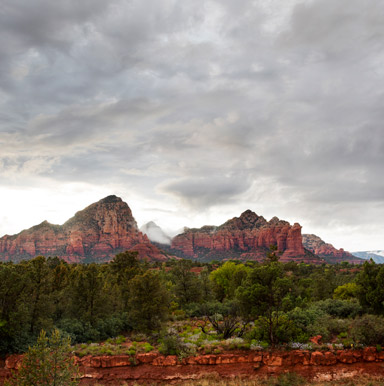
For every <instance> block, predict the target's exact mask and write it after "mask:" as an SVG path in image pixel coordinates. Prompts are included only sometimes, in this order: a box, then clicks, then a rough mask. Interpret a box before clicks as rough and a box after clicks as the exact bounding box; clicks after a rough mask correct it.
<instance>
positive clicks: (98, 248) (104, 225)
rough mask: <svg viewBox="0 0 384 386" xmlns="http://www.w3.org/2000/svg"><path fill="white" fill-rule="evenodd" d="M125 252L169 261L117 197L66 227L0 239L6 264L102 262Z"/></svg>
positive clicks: (78, 215)
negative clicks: (42, 259) (46, 259)
mask: <svg viewBox="0 0 384 386" xmlns="http://www.w3.org/2000/svg"><path fill="white" fill-rule="evenodd" d="M126 250H137V251H138V252H139V256H140V257H141V258H148V259H150V260H165V259H166V256H165V255H164V254H162V253H161V252H160V250H159V249H158V248H157V247H155V246H154V245H152V244H151V242H150V241H149V240H148V238H147V236H145V235H143V234H142V233H141V232H140V231H139V230H138V228H137V224H136V221H135V219H134V218H133V216H132V212H131V210H130V208H129V207H128V205H127V204H126V203H125V202H123V201H122V199H121V198H119V197H116V196H108V197H106V198H104V199H102V200H100V201H98V202H96V203H94V204H92V205H90V206H88V207H87V208H85V209H84V210H82V211H80V212H77V213H76V214H75V216H74V217H72V218H71V219H69V220H68V221H67V222H66V223H64V224H63V225H53V224H50V223H48V222H47V221H44V222H42V223H41V224H39V225H36V226H34V227H32V228H30V229H27V230H24V231H22V232H20V233H19V234H17V235H13V236H8V235H6V236H4V237H2V238H1V239H0V260H3V261H8V260H13V261H20V260H22V259H30V258H33V257H35V256H38V255H44V256H58V257H61V258H63V259H64V260H66V261H68V262H90V261H97V262H101V261H108V260H110V259H111V258H113V256H114V255H115V254H116V253H119V252H122V251H126Z"/></svg>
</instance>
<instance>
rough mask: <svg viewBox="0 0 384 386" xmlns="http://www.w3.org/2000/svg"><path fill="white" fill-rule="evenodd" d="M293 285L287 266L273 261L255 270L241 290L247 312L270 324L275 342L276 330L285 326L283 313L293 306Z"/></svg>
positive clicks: (273, 342) (242, 303) (246, 313)
mask: <svg viewBox="0 0 384 386" xmlns="http://www.w3.org/2000/svg"><path fill="white" fill-rule="evenodd" d="M291 287H292V281H291V279H290V278H289V277H287V276H286V275H285V272H284V269H283V265H282V264H281V263H278V262H275V261H272V262H268V263H267V264H263V265H260V266H258V267H256V268H254V269H252V270H251V271H250V273H249V275H248V277H247V280H245V282H244V284H243V285H242V286H240V287H239V288H238V290H237V298H238V300H239V302H240V304H241V307H242V312H243V314H244V315H246V316H247V317H253V318H255V319H258V320H259V322H260V323H261V324H262V325H263V326H266V328H267V329H268V341H269V342H270V343H271V344H272V345H275V344H277V343H278V336H277V334H276V331H277V330H278V328H279V326H280V325H281V320H282V319H281V315H282V312H284V311H287V310H289V309H290V308H292V302H291V300H290V291H291Z"/></svg>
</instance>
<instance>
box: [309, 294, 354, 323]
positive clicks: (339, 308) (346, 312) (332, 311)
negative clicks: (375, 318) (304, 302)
mask: <svg viewBox="0 0 384 386" xmlns="http://www.w3.org/2000/svg"><path fill="white" fill-rule="evenodd" d="M311 308H317V309H319V310H321V311H323V312H325V313H326V314H328V315H331V316H334V317H335V318H355V317H356V316H357V315H359V314H361V312H362V308H361V306H360V304H359V302H358V301H357V300H356V299H352V300H342V299H326V300H320V301H318V302H316V303H314V304H313V305H312V306H311Z"/></svg>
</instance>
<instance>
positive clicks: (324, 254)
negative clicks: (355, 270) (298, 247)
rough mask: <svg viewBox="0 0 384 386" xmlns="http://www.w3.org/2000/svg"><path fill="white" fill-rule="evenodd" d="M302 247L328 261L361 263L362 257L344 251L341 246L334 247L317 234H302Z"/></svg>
mask: <svg viewBox="0 0 384 386" xmlns="http://www.w3.org/2000/svg"><path fill="white" fill-rule="evenodd" d="M303 245H304V248H306V249H308V250H309V251H311V252H312V253H314V254H315V255H318V256H320V257H321V258H323V259H324V260H325V261H326V262H328V263H341V262H343V261H348V262H349V263H354V264H362V263H363V262H364V260H363V259H360V258H358V257H356V256H353V255H352V254H351V253H349V252H347V251H344V249H343V248H340V249H336V248H335V247H334V246H333V245H332V244H328V243H326V242H325V241H323V240H322V239H321V238H320V237H319V236H316V235H308V234H303Z"/></svg>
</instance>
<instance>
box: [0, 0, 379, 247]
mask: <svg viewBox="0 0 384 386" xmlns="http://www.w3.org/2000/svg"><path fill="white" fill-rule="evenodd" d="M383 78H384V7H383V3H382V0H368V1H361V0H337V1H336V0H314V1H305V0H254V1H249V0H221V1H208V0H207V1H205V0H200V1H180V0H116V1H106V0H81V1H78V0H55V1H52V0H34V1H31V0H0V197H1V200H0V234H1V235H3V234H6V233H8V234H12V233H17V232H19V231H21V230H22V229H24V228H28V227H30V226H32V225H35V224H38V223H40V222H41V221H43V220H45V219H47V220H48V221H50V222H52V223H59V224H60V223H63V222H64V221H65V220H66V219H68V218H69V217H71V216H72V215H73V214H74V213H75V212H76V211H77V210H80V209H82V208H83V207H85V206H87V205H88V204H90V203H92V202H94V201H97V200H99V199H101V198H103V197H104V196H107V195H109V194H116V195H118V196H120V197H122V198H123V199H124V200H125V201H126V202H127V203H128V204H129V206H130V207H131V209H132V211H133V214H134V216H135V218H136V220H137V222H138V224H139V225H142V224H144V223H145V222H147V221H150V220H154V221H155V222H156V223H158V224H159V225H160V226H162V227H163V228H164V229H165V230H167V231H170V230H173V231H175V230H177V229H180V228H182V227H183V226H190V227H191V226H202V225H204V224H213V225H218V224H221V223H223V222H224V221H225V220H227V219H229V218H232V217H234V216H238V215H240V213H242V212H243V211H244V210H246V209H251V210H253V211H255V212H256V213H257V214H259V215H263V216H264V217H265V218H266V219H268V220H269V219H270V218H271V217H273V216H278V217H279V218H281V219H285V220H288V221H290V222H291V223H294V222H299V223H300V224H301V225H302V226H303V229H302V232H303V233H315V234H317V235H318V236H320V237H322V238H323V239H324V240H325V241H327V242H330V243H333V244H334V245H335V246H336V247H337V248H340V247H343V248H345V249H346V250H350V251H356V250H370V249H384V239H383V235H384V178H383V175H384V81H383Z"/></svg>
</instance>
